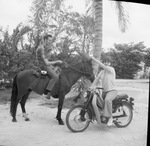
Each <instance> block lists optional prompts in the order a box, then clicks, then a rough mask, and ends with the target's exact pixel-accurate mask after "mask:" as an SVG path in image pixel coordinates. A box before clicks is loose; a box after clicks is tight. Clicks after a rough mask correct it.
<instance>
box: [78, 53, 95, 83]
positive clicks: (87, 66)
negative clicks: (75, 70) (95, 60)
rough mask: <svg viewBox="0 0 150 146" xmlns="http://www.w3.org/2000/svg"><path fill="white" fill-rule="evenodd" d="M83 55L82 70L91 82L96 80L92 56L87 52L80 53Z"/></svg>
mask: <svg viewBox="0 0 150 146" xmlns="http://www.w3.org/2000/svg"><path fill="white" fill-rule="evenodd" d="M78 53H79V52H78ZM79 54H80V56H82V72H83V74H84V76H86V77H87V78H88V79H89V80H90V81H91V82H93V81H94V79H95V77H94V73H93V67H92V60H91V58H90V57H89V56H88V55H87V54H85V53H79Z"/></svg>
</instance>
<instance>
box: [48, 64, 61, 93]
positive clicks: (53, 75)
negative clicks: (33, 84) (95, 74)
mask: <svg viewBox="0 0 150 146" xmlns="http://www.w3.org/2000/svg"><path fill="white" fill-rule="evenodd" d="M46 70H47V73H48V75H49V76H50V77H51V79H50V81H49V83H48V85H47V87H46V90H48V91H52V89H53V87H54V85H55V83H56V82H57V80H58V75H57V74H56V73H55V71H54V70H53V69H52V68H51V66H46Z"/></svg>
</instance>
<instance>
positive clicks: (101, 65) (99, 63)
mask: <svg viewBox="0 0 150 146" xmlns="http://www.w3.org/2000/svg"><path fill="white" fill-rule="evenodd" d="M91 59H92V60H93V61H94V62H96V63H97V64H98V65H99V66H100V67H101V68H103V69H104V70H107V71H111V70H110V68H109V67H108V66H106V65H104V64H103V63H102V62H100V61H99V60H97V59H95V58H94V57H91Z"/></svg>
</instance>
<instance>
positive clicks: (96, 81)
mask: <svg viewBox="0 0 150 146" xmlns="http://www.w3.org/2000/svg"><path fill="white" fill-rule="evenodd" d="M100 78H101V72H100V73H99V74H98V76H97V77H96V78H95V80H94V82H93V83H92V85H91V87H90V88H91V89H93V88H94V87H95V86H96V85H97V83H98V81H99V80H100Z"/></svg>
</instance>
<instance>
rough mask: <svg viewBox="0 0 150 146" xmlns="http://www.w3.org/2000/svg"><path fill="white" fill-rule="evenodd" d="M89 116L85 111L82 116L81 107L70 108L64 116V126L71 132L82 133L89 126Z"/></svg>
mask: <svg viewBox="0 0 150 146" xmlns="http://www.w3.org/2000/svg"><path fill="white" fill-rule="evenodd" d="M90 121H91V120H90V115H89V113H88V112H87V111H86V112H84V115H83V105H76V106H74V107H72V108H71V109H70V110H69V111H68V113H67V115H66V125H67V127H68V128H69V130H70V131H72V132H82V131H84V130H85V129H86V128H87V127H88V126H89V124H90Z"/></svg>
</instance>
